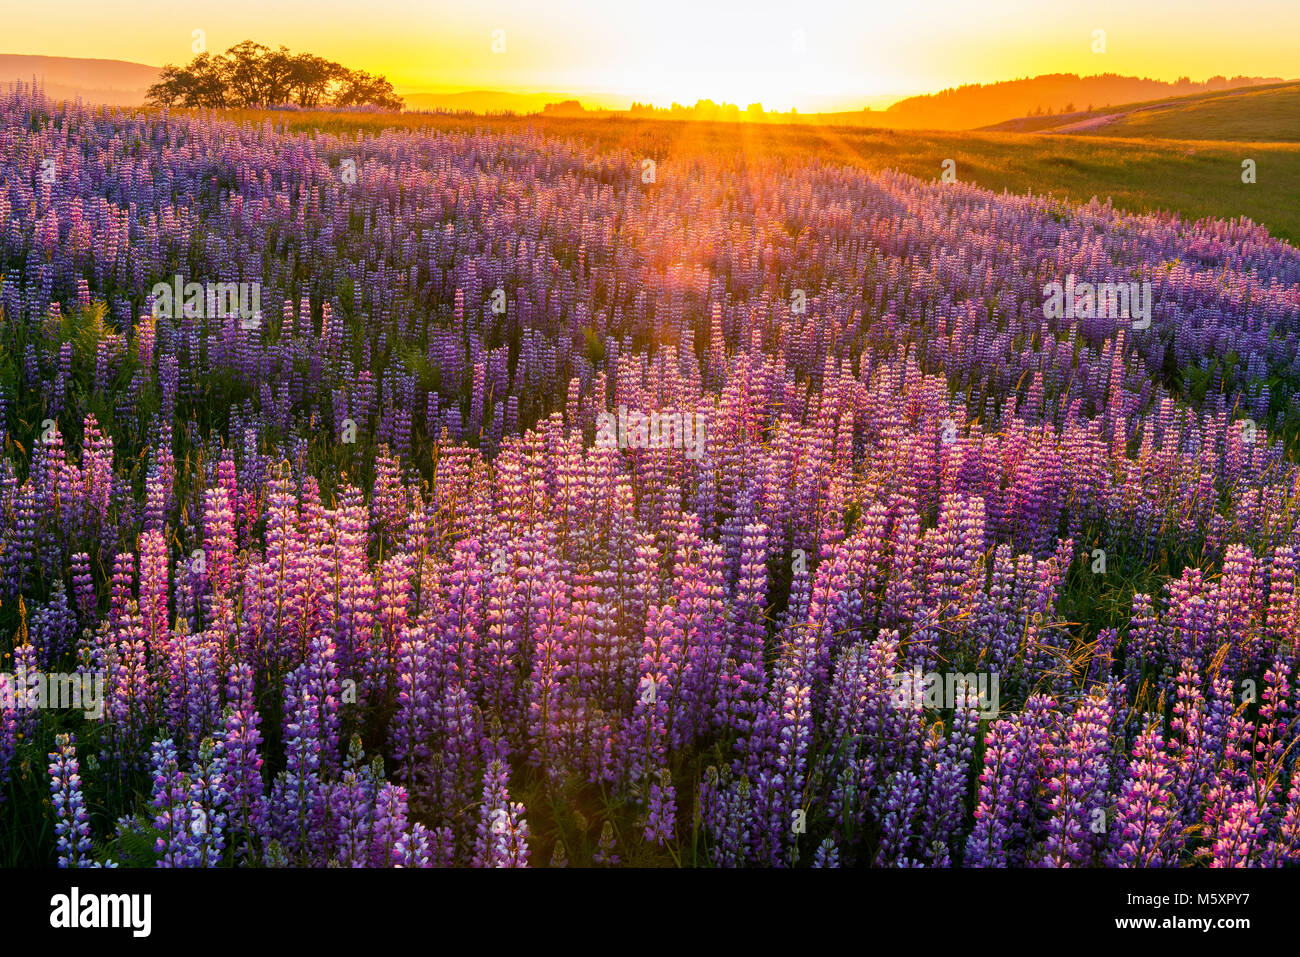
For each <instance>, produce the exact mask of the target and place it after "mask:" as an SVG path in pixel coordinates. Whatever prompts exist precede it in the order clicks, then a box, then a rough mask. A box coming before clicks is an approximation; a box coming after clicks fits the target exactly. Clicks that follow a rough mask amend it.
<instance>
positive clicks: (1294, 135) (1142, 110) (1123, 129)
mask: <svg viewBox="0 0 1300 957" xmlns="http://www.w3.org/2000/svg"><path fill="white" fill-rule="evenodd" d="M985 129H986V130H988V131H990V132H1006V133H1066V134H1081V135H1098V136H1119V137H1126V138H1133V139H1170V140H1231V141H1239V142H1248V143H1295V142H1300V83H1279V84H1273V85H1269V86H1258V87H1249V88H1242V89H1235V90H1223V91H1215V92H1212V93H1200V94H1196V95H1193V96H1180V97H1169V98H1166V99H1163V100H1153V101H1149V102H1143V103H1129V104H1125V105H1123V106H1116V107H1110V108H1107V109H1103V110H1092V111H1079V112H1074V113H1065V114H1058V115H1055V116H1026V117H1019V118H1017V119H1014V120H1007V121H1005V122H1002V123H997V124H993V125H991V126H988V127H985Z"/></svg>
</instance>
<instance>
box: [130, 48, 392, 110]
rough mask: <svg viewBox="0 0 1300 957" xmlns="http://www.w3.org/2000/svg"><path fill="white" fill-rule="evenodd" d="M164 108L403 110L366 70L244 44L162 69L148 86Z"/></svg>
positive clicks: (384, 85) (389, 85) (387, 84)
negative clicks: (370, 108) (364, 107)
mask: <svg viewBox="0 0 1300 957" xmlns="http://www.w3.org/2000/svg"><path fill="white" fill-rule="evenodd" d="M148 97H149V100H150V102H153V103H157V104H158V105H160V106H178V105H179V106H191V107H213V108H221V107H251V106H280V105H283V104H286V103H294V104H297V105H298V106H300V107H303V108H311V107H319V106H344V107H349V106H373V107H378V108H380V109H384V110H400V109H401V108H402V100H401V98H400V97H398V96H395V95H394V94H393V84H392V83H390V82H388V80H386V79H385V78H384V77H382V76H371V75H370V74H369V73H367V72H365V71H364V70H349V69H348V68H347V67H344V66H342V65H341V64H338V63H335V62H334V61H333V60H326V59H325V58H324V57H318V56H315V55H314V54H311V53H290V52H289V50H288V49H287V48H285V47H283V46H282V47H280V48H279V49H278V50H272V49H271V48H270V47H267V46H264V45H263V44H261V43H254V42H253V41H252V40H245V41H243V42H242V43H237V44H235V45H234V46H232V47H231V48H230V49H229V50H227V51H226V52H225V53H220V54H217V55H216V56H213V55H211V54H209V53H200V54H199V55H198V56H196V57H195V58H194V59H193V60H191V61H190V64H189V66H185V67H179V66H174V65H172V64H170V63H169V64H167V66H165V67H163V68H162V71H161V72H160V73H159V79H158V82H157V83H155V84H154V85H153V86H151V87H149V93H148Z"/></svg>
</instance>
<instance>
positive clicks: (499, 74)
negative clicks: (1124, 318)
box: [0, 0, 1300, 111]
mask: <svg viewBox="0 0 1300 957" xmlns="http://www.w3.org/2000/svg"><path fill="white" fill-rule="evenodd" d="M0 17H2V18H3V19H2V22H3V23H4V24H5V30H4V36H3V37H2V38H0V53H32V54H47V55H54V56H77V57H100V58H106V59H119V60H133V61H136V62H141V63H148V64H152V65H161V64H163V63H168V62H171V63H183V62H186V61H188V60H189V59H190V58H191V56H192V53H191V42H192V40H191V37H192V32H193V31H194V30H196V29H202V30H204V31H205V32H206V37H207V46H208V49H209V50H211V51H214V52H219V51H221V50H224V49H225V48H226V47H228V46H230V45H231V44H233V43H236V42H238V41H240V40H243V39H246V38H249V39H255V40H258V41H260V42H262V43H266V44H269V45H278V44H284V45H286V46H288V47H289V48H290V49H292V50H294V51H300V50H308V51H311V52H314V53H318V54H320V55H322V56H326V57H329V58H331V59H334V60H338V61H340V62H342V63H344V64H346V65H348V66H351V67H359V68H363V69H368V70H371V71H374V72H380V73H384V74H386V75H387V76H388V78H389V79H390V80H392V81H393V83H394V85H395V86H397V88H398V90H399V92H416V91H421V90H429V91H435V90H437V91H442V90H449V89H493V90H513V91H519V92H533V91H545V92H566V93H568V92H571V93H575V94H588V96H589V102H592V103H593V104H595V103H596V102H597V101H600V104H601V105H625V104H626V102H627V101H629V100H631V99H640V100H650V101H653V102H655V103H658V104H660V105H667V104H668V103H669V102H670V101H672V100H677V101H680V102H688V103H693V102H694V101H695V100H697V99H700V98H702V97H709V98H711V99H714V100H718V101H722V100H726V101H728V102H733V103H737V104H739V105H741V106H744V105H745V104H747V103H750V102H753V101H761V102H762V103H763V104H764V106H766V107H767V108H768V109H788V108H789V107H790V106H795V107H797V108H799V109H801V110H805V111H808V110H815V109H853V108H857V107H861V106H863V105H866V104H868V103H873V104H875V105H880V104H881V103H882V102H887V101H882V100H881V99H880V98H881V97H885V96H888V95H894V96H897V95H901V94H908V93H916V92H927V91H933V90H937V89H941V88H944V87H949V86H955V85H959V84H962V83H975V82H991V81H995V80H1004V79H1010V78H1013V77H1018V76H1027V75H1035V74H1039V73H1056V72H1069V73H1079V74H1091V73H1105V72H1111V73H1121V74H1126V75H1139V76H1150V77H1153V78H1156V79H1162V80H1173V79H1176V78H1177V77H1179V76H1182V75H1189V76H1191V77H1192V79H1194V80H1204V79H1205V78H1207V77H1209V76H1211V75H1214V74H1225V75H1228V76H1232V75H1235V74H1249V75H1255V76H1281V77H1284V78H1293V77H1296V76H1297V75H1300V2H1297V0H1256V2H1252V3H1248V4H1229V3H1223V2H1222V0H1203V2H1188V0H1178V2H1175V0H1143V2H1142V3H1138V4H1135V3H1133V2H1131V0H1099V2H1091V3H1088V4H1086V5H1085V4H1080V3H1060V2H1047V0H987V2H982V3H975V2H971V0H922V2H898V0H891V2H877V0H841V2H836V0H802V2H799V3H791V2H789V0H781V2H774V0H752V2H744V3H728V4H718V3H708V2H701V0H646V2H643V3H638V2H635V0H563V2H558V0H557V2H549V3H537V2H536V0H481V2H480V0H475V2H468V3H447V2H443V0H365V2H360V0H310V2H308V0H288V2H272V0H220V2H187V3H183V4H181V3H177V2H176V0H131V2H113V0H109V2H103V0H100V2H89V0H51V2H48V3H46V2H37V3H23V4H6V8H5V11H4V13H3V14H2V15H0ZM1096 29H1101V30H1105V32H1106V52H1105V53H1102V54H1098V53H1094V52H1092V42H1093V31H1094V30H1096ZM494 30H504V31H505V34H504V36H505V52H504V53H494V52H493V50H492V44H493V31H494ZM592 94H596V95H597V96H594V97H593V96H591V95H592ZM600 94H603V96H602V95H600Z"/></svg>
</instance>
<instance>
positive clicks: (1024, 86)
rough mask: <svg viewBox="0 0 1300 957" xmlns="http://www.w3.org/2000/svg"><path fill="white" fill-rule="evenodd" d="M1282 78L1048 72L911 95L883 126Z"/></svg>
mask: <svg viewBox="0 0 1300 957" xmlns="http://www.w3.org/2000/svg"><path fill="white" fill-rule="evenodd" d="M1280 82H1282V78H1281V77H1246V76H1238V77H1232V78H1231V79H1229V78H1227V77H1222V76H1218V77H1211V78H1210V79H1209V80H1206V81H1205V82H1203V83H1196V82H1193V81H1192V80H1190V79H1188V78H1186V77H1184V78H1183V79H1181V80H1179V81H1178V82H1176V83H1166V82H1164V81H1163V80H1151V79H1147V78H1146V77H1135V76H1120V75H1119V74H1116V73H1102V74H1098V75H1096V76H1083V77H1081V76H1078V75H1076V74H1074V73H1047V74H1044V75H1042V76H1035V77H1026V78H1024V79H1020V80H1004V81H1002V82H999V83H984V84H981V83H972V84H969V85H967V86H959V87H954V88H952V89H948V90H941V91H940V92H938V93H927V94H924V95H921V96H910V97H908V98H907V99H905V100H899V101H898V102H897V103H895V104H894V105H893V106H891V107H889V109H887V110H884V111H883V114H882V115H881V117H880V119H881V121H882V122H881V125H885V126H888V125H890V123H891V122H898V123H899V125H903V126H906V127H909V128H919V127H925V128H928V129H937V130H964V129H973V128H976V127H981V126H990V125H992V124H994V123H1002V122H1005V121H1007V120H1013V119H1017V118H1019V117H1026V116H1030V115H1035V116H1038V115H1045V114H1050V113H1075V112H1080V113H1087V111H1088V110H1089V109H1093V108H1101V107H1108V106H1118V105H1119V104H1122V103H1140V102H1144V101H1151V100H1159V99H1165V98H1168V97H1173V96H1187V95H1190V94H1194V93H1202V92H1211V91H1216V90H1231V89H1237V88H1240V87H1248V86H1261V85H1264V84H1270V83H1280Z"/></svg>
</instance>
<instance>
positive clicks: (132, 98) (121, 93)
mask: <svg viewBox="0 0 1300 957" xmlns="http://www.w3.org/2000/svg"><path fill="white" fill-rule="evenodd" d="M33 77H36V78H37V80H38V81H39V82H40V83H41V84H42V85H43V86H44V87H45V92H46V94H47V95H48V96H50V97H52V98H53V99H56V100H72V99H76V98H77V97H81V98H82V99H83V100H85V101H86V102H88V103H104V104H107V105H108V106H137V105H139V104H140V103H143V102H144V96H145V91H146V90H148V89H149V86H150V85H151V84H153V83H154V82H155V81H156V80H157V79H158V67H156V66H149V65H147V64H144V63H132V62H131V61H129V60H96V59H89V58H83V57H61V56H34V55H30V54H25V53H0V89H8V87H9V85H10V84H11V83H13V82H14V81H15V80H21V81H22V82H24V83H31V82H32V78H33Z"/></svg>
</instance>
